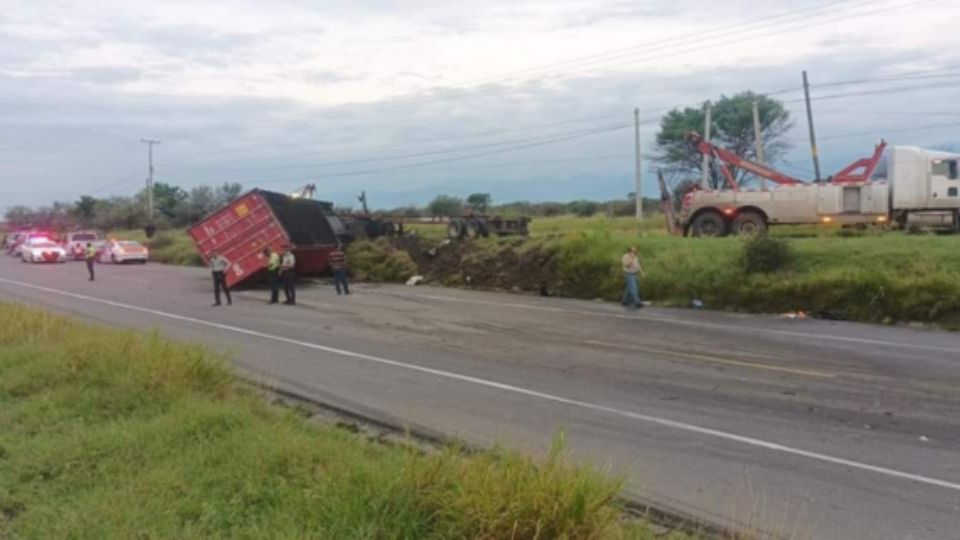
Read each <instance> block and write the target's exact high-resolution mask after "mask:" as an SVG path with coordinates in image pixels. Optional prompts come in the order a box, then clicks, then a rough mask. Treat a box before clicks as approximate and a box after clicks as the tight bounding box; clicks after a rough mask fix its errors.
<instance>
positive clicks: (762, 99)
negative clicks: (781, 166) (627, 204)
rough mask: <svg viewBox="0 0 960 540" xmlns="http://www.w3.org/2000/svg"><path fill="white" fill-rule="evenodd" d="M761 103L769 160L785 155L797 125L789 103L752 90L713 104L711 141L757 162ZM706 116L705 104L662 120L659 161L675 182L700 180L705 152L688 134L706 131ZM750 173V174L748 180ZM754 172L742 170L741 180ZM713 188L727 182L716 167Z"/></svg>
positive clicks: (746, 179) (761, 115)
mask: <svg viewBox="0 0 960 540" xmlns="http://www.w3.org/2000/svg"><path fill="white" fill-rule="evenodd" d="M754 100H756V101H757V108H758V111H759V116H760V131H761V135H762V137H763V146H764V153H765V154H766V160H767V163H775V162H776V161H778V160H779V159H781V158H782V157H783V156H784V154H785V153H786V152H787V150H789V149H790V143H789V141H788V140H787V138H786V133H787V131H788V130H789V129H790V128H791V127H792V125H793V124H792V121H791V119H790V112H789V111H787V109H786V108H784V106H783V103H782V102H780V101H777V100H775V99H771V98H769V97H767V96H764V95H761V94H756V93H754V92H751V91H747V92H741V93H739V94H736V95H734V96H732V97H727V96H721V97H720V99H719V100H718V101H717V102H716V103H714V104H713V106H712V111H711V115H712V116H711V126H710V141H711V142H712V143H714V144H716V145H718V146H721V147H723V148H726V149H727V150H730V151H732V152H734V153H736V154H737V155H740V156H743V157H746V158H748V159H753V160H755V159H756V158H757V156H756V151H755V149H754V132H753V111H752V107H753V102H754ZM704 120H705V110H704V107H700V108H691V107H687V108H685V109H683V110H680V109H673V110H672V111H670V112H668V113H667V114H666V115H664V117H663V118H662V119H661V120H660V132H659V133H657V157H656V158H654V160H655V161H656V162H658V163H660V164H661V165H663V168H664V172H665V173H666V174H667V175H668V177H670V179H671V182H672V183H673V184H674V185H676V184H677V183H679V182H681V181H684V180H689V179H690V178H699V175H700V167H701V163H702V156H701V154H700V153H699V152H697V151H696V150H694V149H693V148H692V147H691V146H690V145H689V143H687V142H686V140H685V137H686V134H687V133H689V132H691V131H696V132H697V133H701V132H702V131H703V123H704ZM748 175H749V178H748ZM751 178H752V175H750V173H745V172H744V171H738V178H737V181H738V182H742V181H749V180H750V179H751ZM709 182H710V185H711V187H714V188H716V187H720V186H722V185H723V182H724V180H723V177H722V176H721V175H720V173H719V171H716V170H713V171H711V174H710V178H709Z"/></svg>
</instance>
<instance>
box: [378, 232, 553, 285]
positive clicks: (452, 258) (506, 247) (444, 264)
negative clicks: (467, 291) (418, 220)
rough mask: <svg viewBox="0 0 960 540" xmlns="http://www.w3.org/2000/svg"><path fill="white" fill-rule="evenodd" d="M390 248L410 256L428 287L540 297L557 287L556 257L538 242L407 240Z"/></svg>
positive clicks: (413, 237) (516, 240)
mask: <svg viewBox="0 0 960 540" xmlns="http://www.w3.org/2000/svg"><path fill="white" fill-rule="evenodd" d="M390 244H391V246H392V247H393V248H394V249H399V250H403V251H405V252H407V253H408V254H409V255H410V258H411V259H412V260H413V262H414V263H415V264H416V266H417V269H418V273H419V275H421V276H423V278H424V282H426V283H437V284H441V285H447V286H460V287H464V286H466V287H477V288H483V289H500V290H512V291H517V292H519V291H526V292H536V293H541V292H542V291H544V290H547V291H549V290H551V289H553V288H554V287H555V286H556V276H557V271H556V260H555V254H554V253H552V252H551V251H549V250H547V249H545V248H544V246H543V245H542V244H540V243H537V242H530V241H529V240H528V241H524V240H521V239H509V240H506V239H505V240H497V241H482V242H451V241H449V240H435V239H426V238H421V237H417V236H407V237H402V238H394V239H392V240H390Z"/></svg>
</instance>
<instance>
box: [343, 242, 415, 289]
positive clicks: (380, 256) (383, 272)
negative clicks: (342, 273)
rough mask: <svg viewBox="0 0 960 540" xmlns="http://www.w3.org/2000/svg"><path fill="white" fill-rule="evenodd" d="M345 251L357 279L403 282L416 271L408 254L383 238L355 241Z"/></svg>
mask: <svg viewBox="0 0 960 540" xmlns="http://www.w3.org/2000/svg"><path fill="white" fill-rule="evenodd" d="M347 251H348V253H347V255H348V257H349V258H350V268H351V269H352V270H353V273H354V274H355V275H356V277H357V279H365V280H370V281H387V282H403V281H406V280H408V279H410V276H413V275H415V274H416V273H417V272H418V268H417V263H415V262H413V259H412V258H411V257H410V254H409V253H407V252H406V251H403V250H399V249H396V248H394V247H393V246H391V245H390V243H389V242H387V240H386V239H385V238H378V239H377V240H374V241H361V242H356V243H354V244H353V245H351V246H350V247H349V248H348V250H347Z"/></svg>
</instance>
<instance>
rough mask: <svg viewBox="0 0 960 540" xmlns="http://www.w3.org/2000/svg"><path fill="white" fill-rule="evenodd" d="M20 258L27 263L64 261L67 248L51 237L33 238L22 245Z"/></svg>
mask: <svg viewBox="0 0 960 540" xmlns="http://www.w3.org/2000/svg"><path fill="white" fill-rule="evenodd" d="M20 260H21V261H23V262H25V263H42V262H50V263H64V262H67V250H65V249H63V247H62V246H61V245H60V244H57V243H56V242H54V241H53V240H50V239H49V238H31V239H29V240H27V241H26V242H24V243H23V245H22V246H20Z"/></svg>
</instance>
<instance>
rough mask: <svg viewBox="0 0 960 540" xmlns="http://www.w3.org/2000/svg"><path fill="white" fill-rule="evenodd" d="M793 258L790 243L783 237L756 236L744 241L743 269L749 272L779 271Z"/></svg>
mask: <svg viewBox="0 0 960 540" xmlns="http://www.w3.org/2000/svg"><path fill="white" fill-rule="evenodd" d="M792 260H793V252H792V250H791V249H790V244H789V243H788V242H787V241H786V240H784V239H782V238H769V237H766V236H755V237H753V238H749V239H747V240H746V241H744V243H743V271H744V272H746V273H748V274H757V273H767V272H778V271H780V270H783V269H785V268H786V267H787V266H788V265H789V264H790V262H791V261H792Z"/></svg>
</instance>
